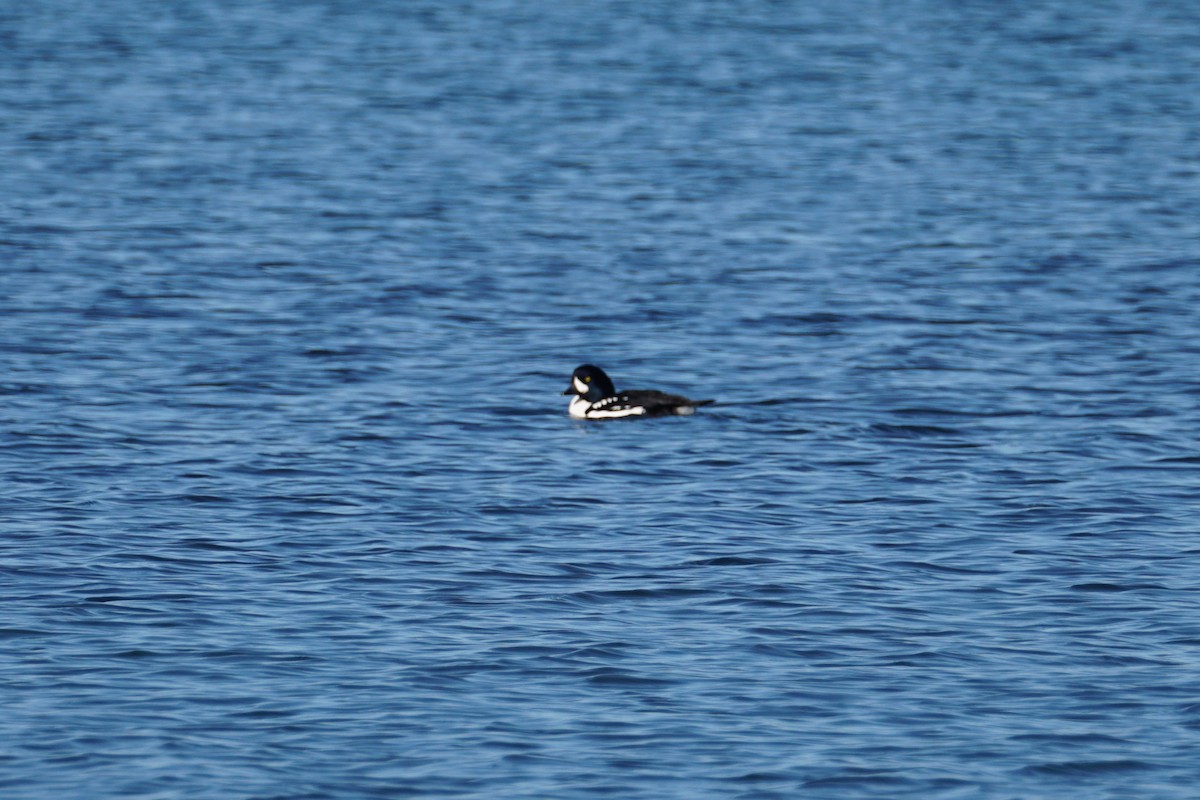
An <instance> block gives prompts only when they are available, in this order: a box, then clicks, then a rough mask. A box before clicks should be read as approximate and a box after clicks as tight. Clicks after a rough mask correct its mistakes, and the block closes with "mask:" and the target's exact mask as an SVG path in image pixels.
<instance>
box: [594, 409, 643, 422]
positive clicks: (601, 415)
mask: <svg viewBox="0 0 1200 800" xmlns="http://www.w3.org/2000/svg"><path fill="white" fill-rule="evenodd" d="M645 413H646V409H644V408H642V407H641V406H634V407H633V408H622V409H614V410H612V411H589V412H588V414H587V418H588V419H616V418H618V417H636V416H637V415H638V414H645Z"/></svg>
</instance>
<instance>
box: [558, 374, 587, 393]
mask: <svg viewBox="0 0 1200 800" xmlns="http://www.w3.org/2000/svg"><path fill="white" fill-rule="evenodd" d="M571 382H572V383H573V384H575V391H577V392H579V393H580V394H587V390H588V385H587V384H586V383H584V382H583V381H581V380H579V378H572V379H571ZM559 385H560V386H561V385H562V384H559Z"/></svg>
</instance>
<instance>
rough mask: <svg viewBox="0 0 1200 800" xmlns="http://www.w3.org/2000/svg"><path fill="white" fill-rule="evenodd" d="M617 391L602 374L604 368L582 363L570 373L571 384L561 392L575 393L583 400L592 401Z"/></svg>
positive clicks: (609, 395)
mask: <svg viewBox="0 0 1200 800" xmlns="http://www.w3.org/2000/svg"><path fill="white" fill-rule="evenodd" d="M616 393H617V390H616V389H615V388H613V382H612V381H611V380H609V378H608V376H607V375H605V374H604V370H602V369H600V368H599V367H593V366H592V365H591V364H584V365H583V366H582V367H577V368H576V369H575V371H574V372H573V373H571V385H570V386H568V387H567V389H566V391H565V392H563V394H577V395H579V396H580V397H582V398H583V399H584V400H587V401H588V402H590V403H594V402H596V401H597V400H602V399H604V398H605V397H612V396H613V395H614V394H616Z"/></svg>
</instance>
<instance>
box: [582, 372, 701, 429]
mask: <svg viewBox="0 0 1200 800" xmlns="http://www.w3.org/2000/svg"><path fill="white" fill-rule="evenodd" d="M563 394H564V395H567V394H569V395H574V397H572V398H571V404H570V405H569V406H567V413H568V414H570V415H571V416H572V417H574V418H575V419H622V418H628V417H666V416H679V417H686V416H689V415H691V414H695V413H696V409H697V408H699V407H700V406H706V405H709V404H710V403H712V402H713V401H712V400H689V399H688V398H686V397H681V396H680V395H677V394H667V393H666V392H660V391H657V390H655V389H630V390H628V391H624V392H618V391H617V390H616V387H614V386H613V382H612V379H611V378H609V377H608V375H607V373H605V372H604V370H602V369H600V368H599V367H596V366H592V365H591V364H584V365H582V366H579V367H576V368H575V371H574V372H573V373H571V385H570V386H568V387H567V389H566V391H564V392H563Z"/></svg>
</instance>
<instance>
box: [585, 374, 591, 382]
mask: <svg viewBox="0 0 1200 800" xmlns="http://www.w3.org/2000/svg"><path fill="white" fill-rule="evenodd" d="M583 382H584V383H591V382H592V376H591V375H589V376H587V377H586V378H584V379H583Z"/></svg>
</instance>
